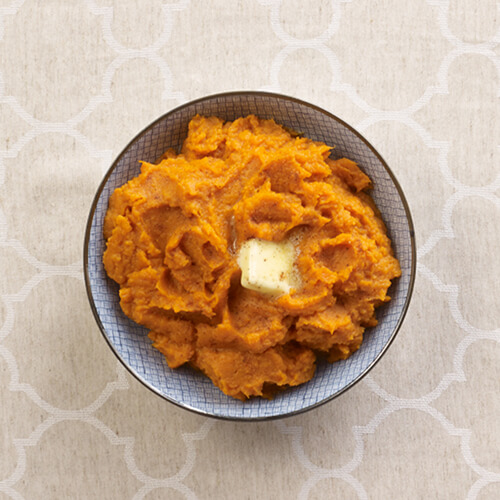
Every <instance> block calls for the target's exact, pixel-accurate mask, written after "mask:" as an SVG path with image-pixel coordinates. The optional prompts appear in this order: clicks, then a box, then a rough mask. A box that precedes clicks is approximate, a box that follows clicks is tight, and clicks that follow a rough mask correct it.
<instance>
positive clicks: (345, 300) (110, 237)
mask: <svg viewBox="0 0 500 500" xmlns="http://www.w3.org/2000/svg"><path fill="white" fill-rule="evenodd" d="M330 150H331V148H330V147H329V146H327V145H326V144H324V143H321V142H315V141H312V140H309V139H307V138H303V137H299V136H297V135H296V134H292V133H290V132H289V131H288V130H286V129H285V128H283V127H281V126H280V125H278V124H276V123H275V122H274V121H273V120H261V119H259V118H257V117H256V116H253V115H250V116H247V117H245V118H239V119H237V120H235V121H233V122H224V121H223V120H221V119H219V118H216V117H209V118H206V117H202V116H195V117H194V118H193V119H192V121H191V122H190V124H189V133H188V136H187V138H186V139H185V142H184V144H183V147H182V151H181V153H180V154H176V153H175V152H174V151H167V152H166V153H165V154H164V155H163V157H162V158H161V159H160V160H159V161H158V163H157V164H151V163H142V169H141V173H140V175H139V176H138V177H136V178H134V179H132V180H131V181H129V182H128V183H127V184H125V185H124V186H122V187H120V188H118V189H116V190H115V192H114V193H113V195H112V196H111V199H110V203H109V209H108V212H107V214H106V218H105V225H104V235H105V238H106V240H107V248H106V251H105V253H104V265H105V268H106V271H107V273H108V275H109V276H110V277H111V278H112V279H113V280H115V281H116V282H117V283H119V285H120V304H121V307H122V309H123V311H124V313H125V314H126V315H127V316H129V317H130V318H131V319H133V320H134V321H136V322H137V323H140V324H142V325H144V326H145V327H146V328H148V330H150V333H149V336H150V338H151V339H152V341H153V346H154V347H156V348H157V349H158V350H159V351H161V352H162V353H163V354H164V355H165V357H166V360H167V363H168V365H169V366H170V367H171V368H176V367H179V366H181V365H183V364H185V363H188V364H189V365H191V366H192V367H194V368H196V369H198V370H200V371H201V372H203V373H204V374H206V375H207V376H208V377H210V379H211V380H212V381H213V383H214V384H215V385H216V386H218V387H219V388H220V389H221V390H222V391H223V392H224V393H226V394H228V395H229V396H232V397H235V398H238V399H241V400H245V399H247V398H249V397H252V396H264V397H272V395H273V394H274V393H275V392H276V391H277V390H279V389H281V388H284V387H287V386H296V385H298V384H302V383H304V382H306V381H308V380H310V379H311V378H312V377H313V375H314V370H315V365H316V361H317V358H318V357H324V358H326V359H327V360H328V361H330V362H334V361H336V360H339V359H345V358H347V357H348V356H350V355H351V354H352V353H353V352H354V351H356V350H357V349H358V348H359V347H360V345H361V342H362V338H363V332H364V330H365V328H366V327H371V326H374V325H376V324H377V320H376V318H375V308H376V307H377V306H378V305H380V304H382V303H383V302H386V301H388V300H389V297H388V296H387V289H388V288H389V286H390V284H391V280H392V279H393V278H396V277H398V276H400V274H401V271H400V267H399V264H398V261H397V260H396V258H395V257H394V256H393V252H392V249H391V242H390V240H389V238H388V237H387V235H386V229H385V226H384V224H383V222H382V220H381V218H380V216H379V213H378V211H377V209H376V207H375V205H374V203H373V201H372V199H371V198H370V197H369V196H368V195H367V194H366V193H365V191H366V190H367V189H368V188H370V184H371V183H370V179H369V178H368V177H367V176H366V175H365V174H364V173H363V172H362V171H361V170H360V169H359V168H358V166H357V165H356V164H355V163H354V162H352V161H350V160H348V159H346V158H342V159H339V160H332V159H330V158H329V155H330ZM250 238H259V239H263V240H269V241H274V242H280V241H283V240H289V241H292V242H293V243H294V245H295V249H296V256H295V262H294V266H295V270H296V273H297V274H298V276H300V280H301V285H300V286H299V287H297V288H296V289H292V290H291V291H290V293H287V294H283V295H281V296H274V297H272V296H269V295H264V294H261V293H259V292H257V291H253V290H249V289H247V288H244V287H242V286H241V283H240V280H241V270H240V268H239V267H238V264H237V255H238V250H239V248H240V247H241V245H242V244H243V243H244V242H245V241H247V240H248V239H250Z"/></svg>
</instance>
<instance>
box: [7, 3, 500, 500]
mask: <svg viewBox="0 0 500 500" xmlns="http://www.w3.org/2000/svg"><path fill="white" fill-rule="evenodd" d="M499 9H500V7H499V4H498V2H496V1H494V0H491V1H488V0H485V1H480V2H479V1H477V0H468V1H461V0H428V1H424V0H418V1H410V0H408V1H402V0H378V1H373V0H352V1H349V0H331V1H326V0H325V1H313V0H283V1H275V0H259V1H257V0H248V1H242V0H241V1H234V0H226V1H224V0H217V1H202V0H192V1H191V2H190V1H189V0H177V1H172V2H169V1H166V2H161V1H151V2H144V1H140V0H88V1H76V0H75V1H63V0H60V1H57V0H47V1H41V0H40V1H37V0H26V1H23V0H2V1H1V2H0V275H1V278H0V499H1V500H4V499H7V498H11V499H80V498H82V499H134V500H139V499H147V500H153V499H164V498H167V499H184V498H185V499H200V500H202V499H222V500H223V499H283V500H285V499H287V500H288V499H291V498H297V499H301V500H305V499H309V500H312V499H329V498H339V499H358V498H359V499H388V498H390V499H400V498H401V499H424V498H440V499H453V500H455V499H462V498H463V499H471V500H472V499H481V500H486V499H490V500H493V499H498V498H500V396H499V394H500V343H499V341H500V333H499V327H500V287H499V273H500V264H499V258H498V249H499V248H500V168H499V164H500V162H499V152H500V149H499V144H500V123H499V99H498V96H499V90H500V85H499V82H500V60H499V41H500V35H499V33H500V22H499V21H500V16H499ZM231 89H254V90H258V89H260V90H272V91H277V92H281V93H285V94H289V95H293V96H295V97H298V98H301V99H305V100H309V101H310V102H312V103H315V104H317V105H319V106H321V107H323V108H325V109H327V110H328V111H331V112H333V113H334V114H336V115H338V116H340V117H341V118H343V119H344V120H345V121H347V122H348V123H350V124H351V125H353V126H354V127H355V128H357V129H358V130H359V131H360V132H361V133H363V134H364V135H365V136H366V137H367V138H368V139H369V140H370V141H371V142H372V143H373V144H374V145H375V147H376V148H377V149H378V150H379V152H380V153H381V154H382V156H384V157H385V159H386V160H387V161H388V163H389V165H390V166H391V168H392V169H393V171H394V173H395V175H396V176H397V178H398V179H399V181H400V182H401V184H402V186H403V189H404V191H405V193H406V195H407V198H408V201H409V204H410V206H411V210H412V213H413V217H414V222H415V226H416V234H417V245H418V275H417V280H416V287H415V291H414V296H413V300H412V304H411V307H410V310H409V312H408V315H407V318H406V320H405V323H404V326H403V328H402V330H401V331H400V333H399V335H398V336H397V338H396V340H395V342H394V343H393V345H392V346H391V348H390V349H389V351H388V352H387V354H386V356H385V357H384V358H383V359H382V361H380V363H379V364H378V365H377V366H376V367H375V368H374V369H373V370H372V371H371V372H370V374H369V375H368V376H367V377H366V378H365V379H363V381H362V382H360V383H358V384H357V385H356V386H355V387H354V388H352V389H351V390H349V391H348V392H347V393H345V394H344V395H342V396H341V397H339V398H338V399H336V400H334V401H333V402H331V403H329V404H326V405H324V406H322V407H320V408H319V409H316V410H313V411H310V412H308V413H305V414H303V415H300V416H296V417H293V418H289V419H285V420H279V421H272V422H266V423H259V424H249V423H230V422H223V421H216V420H212V419H207V418H204V417H201V416H198V415H195V414H192V413H190V412H187V411H185V410H182V409H179V408H177V407H175V406H173V405H171V404H169V403H167V402H165V401H163V400H162V399H160V398H159V397H157V396H155V395H154V394H152V393H151V392H149V391H148V390H147V389H145V388H144V387H143V386H142V385H141V384H139V382H137V381H136V380H135V379H134V378H132V377H131V376H130V375H129V374H128V372H126V371H125V369H124V368H123V367H122V366H121V365H120V364H119V362H118V361H117V360H116V358H115V357H114V355H113V354H112V352H111V351H110V349H109V348H108V346H107V345H106V343H105V341H104V340H103V338H102V336H101V334H100V332H99V330H98V328H97V326H96V323H95V321H94V318H93V316H92V313H91V311H90V308H89V305H88V302H87V297H86V293H85V288H84V283H83V272H82V245H83V235H84V229H85V222H86V218H87V214H88V211H89V208H90V205H91V202H92V198H93V194H94V192H95V190H96V188H97V186H98V184H99V182H100V181H101V178H102V176H103V175H104V173H105V171H106V170H107V169H108V167H109V166H110V164H111V162H112V160H113V158H114V157H115V156H116V155H117V154H118V153H119V152H120V151H121V149H122V148H123V147H124V146H125V144H126V143H127V142H128V141H129V140H130V139H131V138H132V137H133V136H134V135H135V134H136V133H137V132H138V131H139V130H141V129H142V128H143V127H145V126H146V125H147V124H148V123H149V122H150V121H152V120H153V119H155V118H156V117H158V116H159V115H161V114H163V113H164V112H166V111H168V110H169V109H171V108H173V107H175V106H177V105H179V104H181V103H183V102H185V101H187V100H190V99H193V98H196V97H200V96H203V95H207V94H211V93H216V92H220V91H224V90H231Z"/></svg>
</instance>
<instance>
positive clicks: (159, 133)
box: [84, 91, 416, 420]
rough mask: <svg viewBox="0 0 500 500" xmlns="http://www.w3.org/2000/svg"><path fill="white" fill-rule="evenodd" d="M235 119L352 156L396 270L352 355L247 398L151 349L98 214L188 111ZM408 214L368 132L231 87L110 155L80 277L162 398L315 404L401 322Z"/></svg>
mask: <svg viewBox="0 0 500 500" xmlns="http://www.w3.org/2000/svg"><path fill="white" fill-rule="evenodd" d="M197 113H199V114H201V115H215V116H218V117H220V118H223V119H226V120H234V119H236V118H238V117H241V116H245V115H248V114H255V115H257V116H259V117H260V118H273V119H274V120H275V121H276V122H277V123H279V124H281V125H285V126H287V127H289V128H291V129H293V130H297V131H300V132H302V133H303V134H304V135H305V136H306V137H308V138H310V139H314V140H317V141H323V142H325V143H326V144H328V145H331V146H335V149H334V150H333V152H332V156H334V157H342V156H345V157H347V158H350V159H351V160H354V161H355V162H357V163H358V164H359V166H360V167H361V168H362V170H363V171H364V172H365V173H366V174H367V175H368V176H369V177H370V178H371V179H372V181H373V184H374V189H373V191H372V192H371V195H372V197H373V199H374V201H375V203H376V204H377V206H378V208H379V210H380V212H381V214H382V218H383V220H384V222H385V224H386V226H387V229H388V234H389V236H390V238H391V240H392V243H393V248H394V252H395V255H396V257H397V258H398V259H399V262H400V265H401V269H402V275H401V277H400V278H398V279H396V280H395V281H394V283H393V284H392V286H391V288H390V290H389V295H390V296H391V297H392V300H391V301H390V302H389V303H387V304H385V305H384V306H382V307H380V308H379V309H378V310H377V318H378V321H379V322H378V325H377V326H376V327H374V328H369V329H367V330H366V332H365V335H364V341H363V344H362V345H361V348H360V349H359V350H358V351H357V352H355V353H354V354H353V355H352V356H351V357H350V358H348V359H347V360H344V361H338V362H336V363H333V364H329V363H319V365H318V367H317V370H316V374H315V376H314V378H313V379H312V380H310V381H309V382H307V383H306V384H303V385H300V386H298V387H294V388H290V389H287V390H285V391H283V392H280V393H279V394H277V395H276V397H275V398H274V399H272V400H266V399H261V398H253V399H251V400H249V401H246V402H241V401H239V400H236V399H233V398H230V397H228V396H226V395H225V394H223V393H222V392H221V391H220V390H219V389H218V388H217V387H215V386H214V385H213V384H212V382H211V380H209V379H208V378H207V377H205V376H203V375H202V374H200V373H198V372H196V371H194V370H192V369H190V368H189V367H182V368H178V369H175V370H172V369H170V368H169V367H168V366H167V363H166V361H165V358H164V357H163V355H162V354H161V353H160V352H159V351H157V350H156V349H154V348H153V347H152V345H151V341H150V339H149V338H148V336H147V330H146V329H145V328H144V327H142V326H140V325H138V324H136V323H134V322H133V321H131V320H129V319H128V318H127V317H126V316H125V315H124V314H123V312H122V310H121V308H120V305H119V297H118V285H117V284H116V283H115V282H113V281H112V280H110V279H109V278H108V277H107V275H106V272H105V270H104V267H103V263H102V256H103V252H104V249H105V240H104V236H103V221H104V216H105V214H106V210H107V208H108V200H109V197H110V195H111V194H112V193H113V191H114V190H115V188H117V187H119V186H122V185H123V184H125V183H126V182H127V181H129V180H130V179H132V178H133V177H135V176H137V175H138V174H139V172H140V164H139V161H140V160H144V161H147V162H154V161H155V160H156V159H157V158H159V157H160V156H161V155H162V154H163V153H164V152H165V151H166V150H167V149H168V148H174V149H176V150H179V149H180V147H181V145H182V143H183V140H184V138H185V137H186V135H187V130H188V123H189V121H190V120H191V118H192V117H193V116H194V115H195V114H197ZM415 267H416V252H415V240H414V231H413V224H412V220H411V215H410V212H409V209H408V204H407V202H406V200H405V198H404V195H403V192H402V190H401V187H400V186H399V184H398V182H397V180H396V179H395V177H394V175H393V173H392V172H391V170H390V169H389V167H388V166H387V164H386V163H385V161H384V160H383V159H382V157H381V156H380V155H379V154H378V153H377V151H375V149H374V148H373V146H371V145H370V144H369V143H368V141H366V139H364V138H363V137H362V136H361V135H360V134H359V133H358V132H356V131H355V130H354V129H353V128H352V127H350V126H349V125H347V124H346V123H345V122H343V121H342V120H340V119H339V118H337V117H336V116H334V115H332V114H331V113H328V112H327V111H324V110H323V109H320V108H318V107H317V106H314V105H312V104H309V103H306V102H304V101H300V100H298V99H295V98H292V97H287V96H283V95H278V94H272V93H267V92H246V91H245V92H229V93H224V94H217V95H212V96H208V97H204V98H201V99H198V100H196V101H192V102H189V103H187V104H184V105H182V106H179V107H178V108H176V109H174V110H172V111H170V112H168V113H167V114H165V115H163V116H162V117H160V118H158V119H157V120H156V121H155V122H153V123H152V124H151V125H149V126H148V127H147V128H146V129H145V130H143V131H142V132H140V133H139V134H138V135H137V136H136V137H135V138H134V139H133V140H132V141H131V142H130V143H129V144H128V145H127V146H126V147H125V149H124V150H123V152H122V153H121V154H120V155H119V156H118V158H117V159H116V160H115V162H114V163H113V165H112V166H111V168H110V169H109V171H108V172H107V174H106V176H105V177H104V180H103V181H102V183H101V185H100V187H99V189H98V191H97V194H96V196H95V199H94V202H93V203H92V207H91V210H90V215H89V219H88V223H87V229H86V234H85V243H84V270H85V283H86V287H87V293H88V297H89V300H90V305H91V308H92V310H93V313H94V315H95V318H96V320H97V323H98V325H99V327H100V329H101V332H102V334H103V336H104V338H105V339H106V341H107V342H108V344H109V346H110V347H111V349H112V350H113V352H114V353H115V354H116V356H117V357H118V359H119V360H120V361H121V362H122V363H123V364H124V365H125V367H126V368H127V369H128V370H129V371H130V372H131V373H132V374H133V375H134V376H135V377H136V378H137V379H138V380H139V381H141V382H142V383H143V384H144V385H145V386H146V387H148V388H149V389H151V390H152V391H153V392H155V393H156V394H158V395H160V396H162V397H163V398H165V399H166V400H167V401H170V402H172V403H175V404H176V405H178V406H181V407H183V408H186V409H188V410H192V411H194V412H197V413H200V414H203V415H207V416H212V417H218V418H222V419H232V420H264V419H272V418H278V417H284V416H289V415H294V414H297V413H300V412H304V411H306V410H310V409H312V408H315V407H317V406H319V405H321V404H323V403H326V402H327V401H330V400H332V399H333V398H335V397H337V396H338V395H340V394H342V393H343V392H344V391H346V390H347V389H348V388H349V387H352V386H353V385H354V384H355V383H356V382H357V381H359V380H360V379H361V378H362V377H363V376H364V375H365V374H366V373H368V371H369V370H370V369H371V368H372V367H373V366H374V365H375V363H376V362H377V361H378V360H379V359H380V358H381V357H382V355H383V354H384V352H385V351H386V350H387V348H388V347H389V345H390V344H391V342H392V340H393V339H394V337H395V336H396V333H397V332H398V329H399V328H400V326H401V323H402V321H403V318H404V316H405V313H406V310H407V308H408V304H409V301H410V297H411V292H412V288H413V282H414V278H415Z"/></svg>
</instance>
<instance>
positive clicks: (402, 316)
mask: <svg viewBox="0 0 500 500" xmlns="http://www.w3.org/2000/svg"><path fill="white" fill-rule="evenodd" d="M231 96H235V97H236V96H253V97H271V98H275V99H278V100H284V101H288V102H292V103H295V104H300V105H302V106H306V107H309V108H311V109H313V110H314V111H317V112H320V113H322V114H324V115H326V116H327V117H329V118H331V119H333V120H335V121H336V122H338V123H339V124H340V125H342V126H343V127H345V128H347V129H348V130H349V131H350V132H351V133H353V134H354V135H356V136H357V137H358V138H359V139H360V140H361V141H362V142H363V143H364V144H365V146H367V147H368V148H369V149H370V150H371V152H372V153H373V154H374V155H375V156H376V157H377V159H378V160H379V161H380V163H381V164H382V166H383V167H384V168H385V170H386V172H387V174H388V175H389V177H390V178H391V181H392V182H393V183H394V186H395V187H396V190H397V192H398V194H399V197H400V199H401V202H402V205H403V208H404V211H405V216H406V219H407V222H408V229H409V235H410V243H411V266H410V276H409V281H408V292H407V295H406V299H405V302H404V304H403V308H402V310H401V314H400V317H399V319H398V322H397V323H396V326H395V327H394V330H393V332H392V334H391V336H390V338H389V340H388V341H387V342H386V344H385V345H384V346H383V348H382V349H381V351H380V352H379V353H378V354H377V356H376V357H375V359H374V360H373V361H372V362H371V363H370V364H369V365H368V366H367V367H366V369H365V370H364V371H363V372H362V373H361V374H360V375H358V376H357V377H356V378H355V379H354V380H352V381H351V382H349V384H347V385H346V386H345V387H343V388H342V389H341V390H339V391H338V392H336V393H335V394H332V395H330V396H328V397H326V398H324V399H322V400H321V401H317V402H316V403H314V404H311V405H309V406H306V407H303V408H299V409H298V410H293V411H290V412H287V413H280V414H277V415H263V416H257V417H251V416H241V417H239V416H228V415H218V414H214V413H210V412H208V411H205V410H201V409H199V408H195V407H193V406H190V405H188V404H186V403H182V402H180V401H177V400H175V399H173V398H172V397H169V396H168V395H166V394H163V393H162V392H160V391H159V390H158V389H157V388H156V387H154V386H153V385H152V384H151V383H150V382H148V381H147V380H146V379H144V378H143V377H142V376H140V375H139V374H138V373H136V372H135V371H134V370H133V369H132V367H131V366H129V365H128V364H127V363H126V361H125V360H124V359H123V357H122V356H121V355H120V353H119V352H118V351H117V349H116V348H115V346H114V345H113V343H112V342H111V340H110V339H109V337H108V335H107V333H106V329H105V328H104V325H103V323H102V321H101V318H100V316H99V313H98V311H97V307H96V305H95V301H94V297H93V294H92V289H91V283H90V274H89V265H88V257H89V242H90V233H91V228H92V223H93V220H94V215H95V211H96V208H97V204H98V202H99V199H100V197H101V194H102V192H103V190H104V187H105V186H106V183H107V182H108V179H109V177H110V176H111V174H112V173H113V171H114V170H115V168H116V167H117V165H118V163H119V162H120V160H121V159H122V157H123V156H124V155H125V153H126V152H127V150H128V149H129V148H130V147H131V146H132V144H133V143H134V142H136V141H137V140H138V139H140V138H141V137H142V136H143V135H144V134H146V133H147V132H149V130H150V129H151V128H153V127H154V126H155V125H156V124H157V123H159V122H161V121H162V120H165V119H166V118H167V117H168V116H170V115H172V114H174V113H177V112H178V111H180V110H182V109H184V108H187V107H189V106H193V105H196V104H199V103H201V102H203V101H207V100H211V99H217V98H226V97H231ZM416 268H417V251H416V242H415V228H414V224H413V219H412V216H411V212H410V207H409V204H408V202H407V200H406V197H405V195H404V192H403V189H402V187H401V185H400V183H399V181H398V180H397V178H396V177H395V175H394V173H393V172H392V170H391V169H390V167H389V165H388V164H387V162H386V161H385V160H384V158H383V157H382V156H381V155H380V153H379V152H378V151H377V150H376V149H375V148H374V147H373V146H372V145H371V143H370V142H369V141H368V140H367V139H366V138H365V137H363V135H361V133H360V132H358V131H357V130H356V129H355V128H353V127H352V126H351V125H349V124H348V123H346V122H345V121H344V120H342V119H341V118H339V117H338V116H336V115H334V114H333V113H331V112H329V111H327V110H325V109H324V108H321V107H320V106H317V105H315V104H312V103H309V102H307V101H304V100H302V99H299V98H297V97H293V96H290V95H286V94H281V93H277V92H269V91H264V90H233V91H227V92H220V93H215V94H210V95H206V96H203V97H199V98H196V99H193V100H190V101H187V102H185V103H182V104H180V105H179V106H176V107H175V108H172V109H171V110H169V111H167V112H166V113H164V114H162V115H161V116H160V117H158V118H156V119H155V120H154V121H152V122H151V123H150V124H149V125H147V126H146V127H144V128H143V129H142V130H141V131H140V132H138V133H137V134H136V135H135V136H134V137H133V138H132V139H131V140H130V141H129V142H128V143H127V144H126V145H125V147H124V148H123V149H122V150H121V152H120V153H119V154H118V156H116V158H115V159H114V160H113V162H112V164H111V166H110V167H109V168H108V170H107V172H106V173H105V175H104V177H103V179H102V180H101V182H100V184H99V187H98V188H97V191H96V194H95V195H94V198H93V201H92V204H91V207H90V211H89V215H88V218H87V223H86V229H85V237H84V242H83V272H84V280H85V288H86V292H87V298H88V300H89V303H90V308H91V310H92V313H93V315H94V319H95V320H96V322H97V325H98V327H99V330H100V332H101V335H102V336H103V337H104V339H105V341H106V342H107V344H108V346H109V347H110V348H111V351H112V352H113V353H114V354H115V356H116V357H117V358H118V360H119V361H120V362H121V363H122V365H123V366H124V367H125V368H126V369H127V371H128V372H129V373H130V374H131V375H132V376H133V377H134V378H135V379H136V380H138V381H139V382H140V383H141V384H143V385H144V386H145V387H147V388H148V389H149V390H150V391H152V392H153V393H154V394H156V395H157V396H160V397H161V398H162V399H165V400H166V401H168V402H170V403H173V404H174V405H176V406H178V407H180V408H183V409H185V410H188V411H190V412H192V413H195V414H197V415H202V416H205V417H210V418H214V419H216V420H229V421H240V422H241V421H244V422H262V421H266V420H277V419H281V418H286V417H291V416H295V415H299V414H301V413H305V412H307V411H310V410H313V409H315V408H318V407H320V406H322V405H324V404H326V403H328V402H330V401H332V400H334V399H335V398H337V397H339V396H340V395H341V394H343V393H345V392H346V391H347V390H348V389H350V388H351V387H353V386H354V385H356V384H357V383H358V382H359V381H360V380H362V379H363V378H364V377H365V376H366V375H367V374H368V373H369V372H370V371H371V370H372V369H373V367H374V366H375V365H376V364H377V363H378V362H379V361H380V359H381V358H382V356H383V355H384V354H385V352H386V351H387V349H388V348H389V347H390V345H391V344H392V343H393V341H394V339H395V338H396V335H397V334H398V332H399V330H400V328H401V326H402V324H403V321H404V319H405V316H406V313H407V311H408V307H409V304H410V301H411V297H412V294H413V288H414V284H415V278H416Z"/></svg>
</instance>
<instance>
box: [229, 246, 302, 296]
mask: <svg viewBox="0 0 500 500" xmlns="http://www.w3.org/2000/svg"><path fill="white" fill-rule="evenodd" d="M294 260H295V248H294V246H293V244H292V243H291V242H289V241H284V242H280V243H275V242H273V241H266V240H260V239H257V238H254V239H251V240H248V241H246V242H245V243H243V245H242V246H241V248H240V251H239V254H238V258H237V262H238V265H239V266H240V269H241V286H243V287H245V288H248V289H250V290H255V291H257V292H260V293H264V294H269V295H282V294H285V293H290V291H291V289H292V288H294V281H295V280H294Z"/></svg>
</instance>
